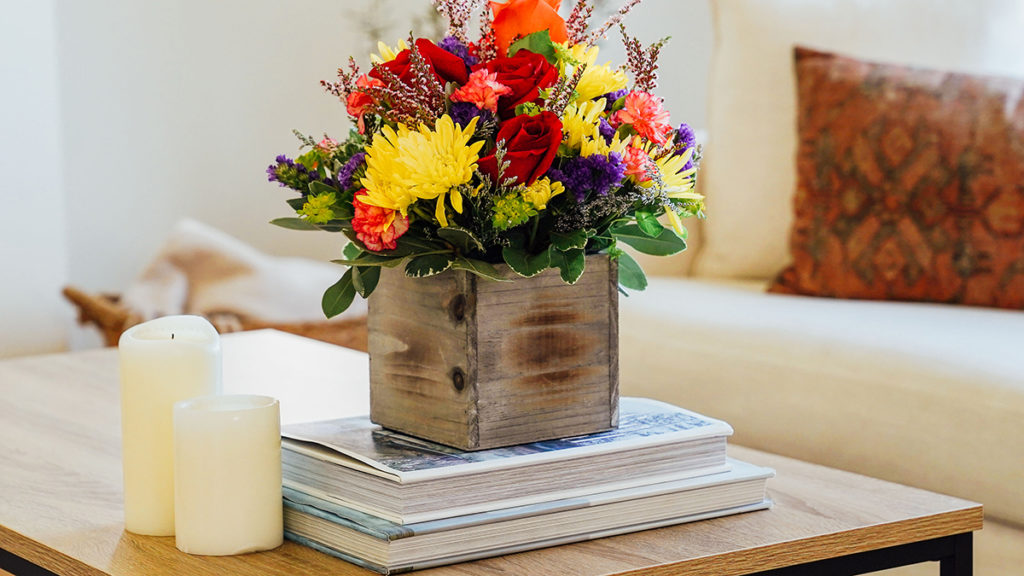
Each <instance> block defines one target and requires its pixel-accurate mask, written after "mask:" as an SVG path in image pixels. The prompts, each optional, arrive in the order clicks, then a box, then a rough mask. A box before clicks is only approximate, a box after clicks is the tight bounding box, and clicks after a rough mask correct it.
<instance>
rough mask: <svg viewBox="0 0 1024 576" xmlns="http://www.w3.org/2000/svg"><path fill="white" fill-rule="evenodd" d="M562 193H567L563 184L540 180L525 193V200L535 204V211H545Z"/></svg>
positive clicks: (545, 179)
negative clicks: (553, 199) (549, 203)
mask: <svg viewBox="0 0 1024 576" xmlns="http://www.w3.org/2000/svg"><path fill="white" fill-rule="evenodd" d="M562 192H565V187H563V186H562V183H561V182H559V181H557V180H556V181H554V182H552V181H551V180H549V179H547V178H538V179H537V180H536V181H535V182H534V183H533V184H530V185H529V186H528V187H527V188H526V190H524V191H523V199H524V200H526V201H527V202H529V203H530V204H533V207H534V208H535V209H537V210H544V209H545V208H547V207H548V202H550V201H551V199H552V198H554V197H555V196H558V195H559V194H561V193H562Z"/></svg>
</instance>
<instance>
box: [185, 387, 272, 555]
mask: <svg viewBox="0 0 1024 576" xmlns="http://www.w3.org/2000/svg"><path fill="white" fill-rule="evenodd" d="M174 489H175V495H174V496H175V499H174V509H175V541H176V544H177V546H178V549H179V550H181V551H182V552H187V553H189V554H202V555H207V556H226V555H230V554H244V553H246V552H256V551H259V550H270V549H271V548H276V547H278V546H280V545H281V542H282V540H283V538H284V520H283V514H284V511H283V506H282V502H281V411H280V406H279V404H278V402H277V400H275V399H274V398H271V397H269V396H255V395H248V394H238V395H227V396H204V397H201V398H193V399H191V400H185V401H182V402H179V403H177V404H176V405H175V406H174Z"/></svg>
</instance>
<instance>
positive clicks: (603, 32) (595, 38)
mask: <svg viewBox="0 0 1024 576" xmlns="http://www.w3.org/2000/svg"><path fill="white" fill-rule="evenodd" d="M641 2H643V0H627V2H626V4H625V5H624V6H623V7H622V8H619V11H618V12H616V13H615V14H612V15H611V16H609V17H608V19H607V20H605V21H604V24H602V25H601V27H600V28H598V29H597V30H596V31H595V32H594V33H593V34H591V35H590V40H589V41H588V42H587V44H589V45H590V46H596V45H597V43H598V42H599V41H601V40H603V39H605V38H607V37H608V31H609V30H611V29H612V26H615V25H617V24H621V22H622V19H623V18H625V17H626V15H627V14H629V13H630V12H631V11H632V10H633V8H636V6H637V5H638V4H640V3H641Z"/></svg>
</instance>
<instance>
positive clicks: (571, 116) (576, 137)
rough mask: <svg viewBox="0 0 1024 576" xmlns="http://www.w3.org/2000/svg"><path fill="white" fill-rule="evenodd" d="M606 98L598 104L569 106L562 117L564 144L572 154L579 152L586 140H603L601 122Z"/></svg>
mask: <svg viewBox="0 0 1024 576" xmlns="http://www.w3.org/2000/svg"><path fill="white" fill-rule="evenodd" d="M604 105H605V101H604V98H602V99H600V100H598V101H596V102H579V103H573V104H569V105H568V106H567V107H566V108H565V113H564V114H563V115H562V133H563V134H565V139H564V140H563V141H562V143H563V144H564V145H565V146H566V147H567V148H568V149H569V150H570V151H572V152H575V151H577V150H579V148H580V145H581V144H582V143H583V140H584V139H588V138H589V139H591V140H597V139H599V138H601V131H600V129H599V125H600V123H599V121H600V118H601V113H602V112H604Z"/></svg>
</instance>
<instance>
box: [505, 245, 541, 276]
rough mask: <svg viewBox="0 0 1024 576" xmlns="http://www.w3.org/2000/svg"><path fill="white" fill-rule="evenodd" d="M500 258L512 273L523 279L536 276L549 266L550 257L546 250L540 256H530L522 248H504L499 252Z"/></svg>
mask: <svg viewBox="0 0 1024 576" xmlns="http://www.w3.org/2000/svg"><path fill="white" fill-rule="evenodd" d="M501 257H502V259H504V260H505V264H508V267H509V268H511V269H512V271H513V272H515V273H516V274H519V275H520V276H522V277H524V278H531V277H533V276H536V275H537V274H540V273H541V272H543V271H545V270H547V269H548V267H549V266H550V265H551V256H549V255H548V251H547V250H545V251H543V252H541V253H540V254H530V253H529V252H527V251H526V250H525V249H523V248H516V247H513V246H506V247H505V248H502V250H501Z"/></svg>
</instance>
